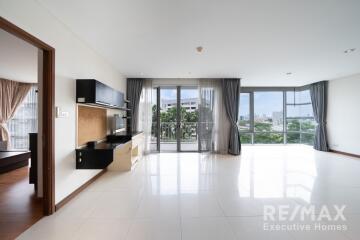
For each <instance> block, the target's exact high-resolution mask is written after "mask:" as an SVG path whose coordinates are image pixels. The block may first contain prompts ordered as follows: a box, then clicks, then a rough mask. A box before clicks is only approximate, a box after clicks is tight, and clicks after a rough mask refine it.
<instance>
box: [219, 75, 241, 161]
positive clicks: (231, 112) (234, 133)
mask: <svg viewBox="0 0 360 240" xmlns="http://www.w3.org/2000/svg"><path fill="white" fill-rule="evenodd" d="M222 90H223V97H224V103H225V109H226V113H227V116H228V118H229V121H230V136H229V150H228V152H229V153H230V154H233V155H239V154H240V152H241V142H240V133H239V129H238V126H237V122H238V116H239V98H240V79H239V78H233V79H223V80H222Z"/></svg>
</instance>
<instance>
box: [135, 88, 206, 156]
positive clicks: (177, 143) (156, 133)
mask: <svg viewBox="0 0 360 240" xmlns="http://www.w3.org/2000/svg"><path fill="white" fill-rule="evenodd" d="M154 93H156V96H155V97H154V100H153V119H152V120H153V124H152V125H153V127H152V135H153V138H152V146H153V148H152V149H153V150H156V151H165V152H166V151H170V152H171V151H198V149H199V141H198V108H199V93H198V88H197V87H196V86H191V87H190V86H186V87H185V86H175V87H174V86H172V87H166V86H164V87H162V86H161V87H157V88H154ZM140 114H141V113H140Z"/></svg>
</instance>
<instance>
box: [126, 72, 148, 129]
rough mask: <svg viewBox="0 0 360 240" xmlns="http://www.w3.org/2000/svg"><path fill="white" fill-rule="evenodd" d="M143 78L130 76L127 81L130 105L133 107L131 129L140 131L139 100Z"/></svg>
mask: <svg viewBox="0 0 360 240" xmlns="http://www.w3.org/2000/svg"><path fill="white" fill-rule="evenodd" d="M143 84H144V79H143V78H128V79H127V83H126V96H127V99H128V100H129V101H130V104H129V107H130V109H131V121H130V122H131V126H130V129H131V131H138V129H137V126H138V124H137V123H138V119H139V102H140V95H141V91H142V88H143Z"/></svg>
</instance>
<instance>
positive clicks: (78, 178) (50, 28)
mask: <svg viewBox="0 0 360 240" xmlns="http://www.w3.org/2000/svg"><path fill="white" fill-rule="evenodd" d="M0 15H1V16H2V17H4V18H6V19H7V20H9V21H11V22H12V23H14V24H16V25H17V26H19V27H20V28H22V29H24V30H26V31H28V32H29V33H31V34H32V35H35V36H36V37H38V38H39V39H41V40H43V41H44V42H46V43H48V44H49V45H51V46H53V47H54V48H55V49H56V58H55V68H56V69H55V70H56V72H55V75H56V82H55V89H56V92H55V94H56V96H55V104H56V106H60V107H61V108H62V110H64V111H68V112H69V113H70V114H69V117H68V118H58V119H56V120H55V163H56V164H55V166H56V176H55V187H56V193H55V202H56V203H58V202H59V201H61V200H62V199H63V198H64V197H66V196H67V195H68V194H70V193H71V192H73V191H74V190H75V189H77V188H78V187H79V186H81V185H82V184H83V183H85V182H86V181H87V180H89V179H90V178H91V177H93V176H94V175H96V174H97V173H98V172H99V170H76V169H75V121H76V119H75V79H77V78H95V79H98V80H100V81H102V82H104V83H105V84H108V85H109V86H112V87H114V88H116V89H118V90H120V91H123V92H125V86H126V81H125V79H124V78H123V77H122V76H121V74H120V73H119V72H118V71H117V70H116V69H115V68H114V67H112V66H111V65H110V64H108V63H107V62H106V61H105V60H104V59H103V58H102V57H101V56H99V55H98V54H96V53H95V52H94V51H93V50H92V49H91V48H89V47H88V46H87V45H85V44H84V42H82V41H81V40H80V39H79V38H77V36H75V35H74V34H73V33H72V32H71V31H69V30H68V28H67V27H66V26H64V25H63V24H62V23H61V22H60V21H58V20H57V19H56V18H54V17H53V16H52V15H51V14H49V13H48V12H47V11H46V10H45V9H44V8H43V7H42V6H41V5H40V4H39V3H38V2H37V1H34V0H27V1H22V0H0Z"/></svg>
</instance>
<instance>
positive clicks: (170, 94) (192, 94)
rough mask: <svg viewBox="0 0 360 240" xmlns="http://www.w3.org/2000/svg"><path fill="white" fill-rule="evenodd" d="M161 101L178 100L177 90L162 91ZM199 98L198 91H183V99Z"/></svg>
mask: <svg viewBox="0 0 360 240" xmlns="http://www.w3.org/2000/svg"><path fill="white" fill-rule="evenodd" d="M160 96H161V99H167V100H168V99H176V89H160ZM197 97H199V90H198V89H181V98H197Z"/></svg>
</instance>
